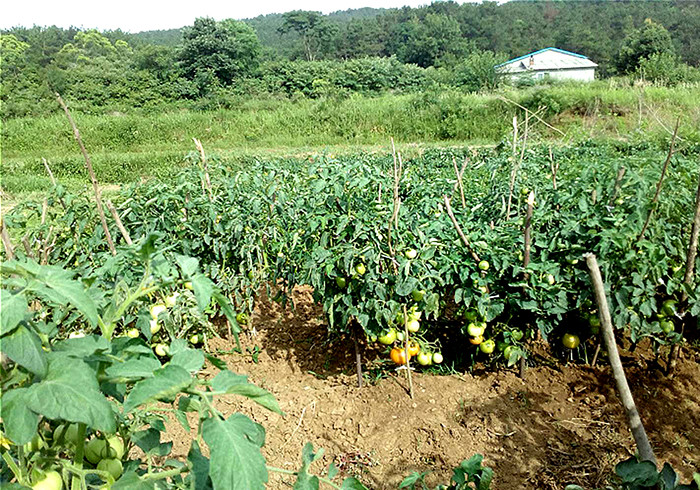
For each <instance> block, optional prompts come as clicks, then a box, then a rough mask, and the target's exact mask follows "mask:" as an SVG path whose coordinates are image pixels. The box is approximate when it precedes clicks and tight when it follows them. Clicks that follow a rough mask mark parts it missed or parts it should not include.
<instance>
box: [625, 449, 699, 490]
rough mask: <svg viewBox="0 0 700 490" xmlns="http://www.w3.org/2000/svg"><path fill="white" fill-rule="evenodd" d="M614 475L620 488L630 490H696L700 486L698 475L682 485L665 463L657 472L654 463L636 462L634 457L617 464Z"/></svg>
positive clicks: (669, 466)
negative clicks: (652, 489) (618, 480)
mask: <svg viewBox="0 0 700 490" xmlns="http://www.w3.org/2000/svg"><path fill="white" fill-rule="evenodd" d="M615 474H616V475H617V476H618V477H619V478H620V480H621V483H622V488H624V489H630V490H632V489H634V490H642V489H644V488H654V489H658V490H697V489H698V488H699V485H700V474H697V473H696V477H695V479H694V481H693V482H691V483H690V484H688V485H683V484H681V483H680V481H679V480H680V479H679V477H678V475H677V474H676V472H675V471H674V470H673V468H672V467H671V465H670V464H668V463H665V464H664V466H663V468H662V469H661V471H659V470H658V469H657V468H656V465H654V463H651V462H649V461H638V460H637V458H636V457H631V458H630V459H627V460H625V461H622V462H620V463H618V464H617V465H616V466H615Z"/></svg>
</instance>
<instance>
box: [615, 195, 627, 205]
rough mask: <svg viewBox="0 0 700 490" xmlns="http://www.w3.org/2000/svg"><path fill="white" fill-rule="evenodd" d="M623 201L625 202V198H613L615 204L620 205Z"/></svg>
mask: <svg viewBox="0 0 700 490" xmlns="http://www.w3.org/2000/svg"><path fill="white" fill-rule="evenodd" d="M624 203H625V200H624V199H622V198H621V197H618V198H617V199H615V204H617V205H618V206H620V205H622V204H624Z"/></svg>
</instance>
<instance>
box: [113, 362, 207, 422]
mask: <svg viewBox="0 0 700 490" xmlns="http://www.w3.org/2000/svg"><path fill="white" fill-rule="evenodd" d="M192 382H193V381H192V377H191V376H190V373H188V372H187V371H186V370H185V369H184V368H182V367H180V366H175V365H167V366H165V367H163V368H162V369H159V370H157V371H154V372H153V377H152V378H148V379H144V380H143V381H139V382H138V383H136V384H135V385H134V388H133V389H132V390H131V393H129V396H128V397H127V398H126V401H125V402H124V412H125V413H129V412H131V411H132V410H134V409H135V408H136V407H138V406H139V405H142V404H144V403H148V402H151V401H156V400H160V399H163V398H170V397H173V396H175V395H176V394H178V393H180V392H181V391H182V390H184V389H186V388H188V387H190V386H191V385H192Z"/></svg>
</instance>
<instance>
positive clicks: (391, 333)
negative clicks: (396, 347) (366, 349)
mask: <svg viewBox="0 0 700 490" xmlns="http://www.w3.org/2000/svg"><path fill="white" fill-rule="evenodd" d="M377 340H378V341H379V343H380V344H384V345H391V344H393V343H394V342H396V329H395V328H390V329H389V330H387V331H386V332H384V333H383V334H381V335H380V336H379V337H377Z"/></svg>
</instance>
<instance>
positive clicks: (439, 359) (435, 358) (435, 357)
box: [433, 352, 443, 364]
mask: <svg viewBox="0 0 700 490" xmlns="http://www.w3.org/2000/svg"><path fill="white" fill-rule="evenodd" d="M442 360H443V359H442V354H441V353H440V352H435V353H434V354H433V363H435V364H440V363H442Z"/></svg>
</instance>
